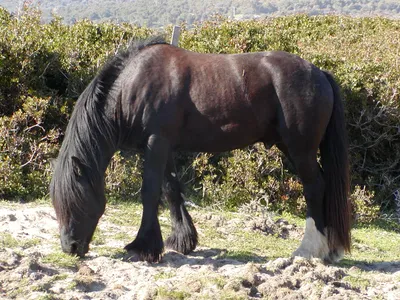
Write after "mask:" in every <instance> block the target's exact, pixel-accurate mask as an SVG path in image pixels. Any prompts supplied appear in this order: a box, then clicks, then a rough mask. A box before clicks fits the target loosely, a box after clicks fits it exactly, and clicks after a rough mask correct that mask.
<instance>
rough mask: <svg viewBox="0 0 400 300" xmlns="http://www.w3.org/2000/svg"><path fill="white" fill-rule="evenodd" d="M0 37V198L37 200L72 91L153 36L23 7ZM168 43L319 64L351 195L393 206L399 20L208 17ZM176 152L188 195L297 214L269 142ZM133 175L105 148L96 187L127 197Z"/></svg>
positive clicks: (397, 178) (399, 158)
mask: <svg viewBox="0 0 400 300" xmlns="http://www.w3.org/2000/svg"><path fill="white" fill-rule="evenodd" d="M170 31H171V28H167V30H166V34H167V35H168V36H169V34H170ZM0 33H1V34H0V47H1V52H0V72H1V76H0V125H1V127H0V197H3V198H15V197H18V198H24V199H26V198H35V197H42V196H44V195H46V193H47V186H48V183H49V180H50V175H51V169H50V164H49V161H50V159H51V158H55V157H56V156H57V151H58V148H59V146H60V143H61V142H62V139H63V133H64V131H65V127H66V124H67V123H68V119H69V116H70V113H71V111H72V108H73V106H74V103H75V101H76V99H77V97H78V96H79V94H80V93H81V92H82V91H83V89H84V88H85V86H86V85H87V84H88V83H89V82H90V80H91V79H92V78H93V76H94V75H95V74H96V72H97V70H98V69H99V68H100V67H101V66H102V65H103V64H104V62H105V61H106V60H107V58H108V57H110V56H112V55H113V54H114V53H116V52H117V51H118V50H119V49H123V48H125V47H127V45H128V44H129V42H130V41H131V40H132V39H134V38H146V37H148V36H149V35H154V34H156V32H155V31H153V30H151V29H148V28H142V27H136V26H133V25H129V24H112V23H103V24H94V23H91V22H89V21H80V22H77V23H75V24H74V25H70V26H67V25H64V24H63V23H62V20H61V19H59V18H55V19H53V20H52V22H50V23H48V24H42V23H41V22H40V12H39V11H37V10H32V9H30V8H26V9H25V10H24V11H23V12H22V13H21V14H20V15H18V16H11V15H10V14H9V13H8V12H7V11H5V10H4V9H0ZM180 46H181V47H183V48H185V49H188V50H193V51H198V52H204V53H244V52H254V51H269V50H284V51H288V52H292V53H295V54H298V55H300V56H301V57H303V58H304V59H307V60H309V61H311V62H313V63H314V64H315V65H317V66H318V67H320V68H323V69H327V70H329V71H331V72H332V73H333V74H334V75H335V78H336V79H337V81H338V82H339V84H340V85H341V87H342V90H343V96H344V99H345V108H346V115H347V128H348V132H349V142H350V155H351V163H352V181H353V184H354V186H355V185H359V186H365V190H364V188H363V189H362V190H363V191H364V192H363V193H361V194H362V197H361V196H360V195H361V194H360V190H361V188H358V189H356V190H355V194H356V193H358V194H357V195H359V196H360V197H361V198H363V199H364V200H363V201H364V202H365V203H367V204H368V203H377V204H379V205H381V206H382V207H383V208H384V209H391V208H393V205H394V202H393V197H392V194H393V192H394V191H395V190H396V189H398V187H399V186H400V155H399V153H400V129H399V124H400V96H399V95H400V93H399V86H400V68H399V63H400V61H399V53H400V21H395V20H388V19H384V18H348V17H339V16H326V17H309V16H305V15H298V16H291V17H279V18H271V19H266V20H256V21H254V20H253V21H242V22H238V21H231V20H226V19H223V18H220V17H216V18H215V19H214V20H212V21H207V22H204V23H201V24H197V25H195V26H194V27H193V28H191V29H186V28H185V26H183V31H182V34H181V39H180ZM177 158H178V161H179V166H178V169H179V176H180V178H181V180H182V181H183V182H185V183H187V184H186V186H187V187H188V189H187V191H191V194H190V196H191V198H192V199H198V200H201V201H204V202H206V203H211V202H213V203H219V205H223V206H224V207H229V208H233V207H236V206H238V205H241V204H243V203H246V202H249V201H251V200H253V201H254V200H255V201H259V202H261V203H263V204H265V205H268V206H269V207H271V208H272V209H278V210H282V209H289V210H292V211H295V212H297V213H304V207H305V203H304V198H303V196H302V187H301V185H300V183H299V181H298V180H297V177H296V176H295V175H293V174H294V170H293V169H292V166H291V165H290V164H289V163H288V162H287V161H286V159H285V158H284V157H283V156H282V154H281V153H280V152H279V151H278V150H277V149H276V148H274V147H273V148H271V149H270V150H265V149H264V148H263V146H262V145H254V146H251V147H248V148H246V149H242V150H235V151H232V152H230V153H224V154H218V155H211V154H198V155H197V154H190V155H187V154H180V155H178V157H177ZM140 181H141V161H140V159H139V157H138V156H137V155H136V156H135V155H134V156H133V157H132V159H129V155H127V154H125V153H122V154H121V153H119V154H117V155H116V156H115V158H114V160H113V161H112V162H111V164H110V167H109V169H108V170H107V178H106V183H107V193H108V195H110V196H112V197H113V198H121V197H122V198H126V199H130V198H132V197H134V196H135V195H137V194H138V190H139V188H140ZM372 198H374V200H373V202H368V201H372ZM357 205H358V204H357ZM359 207H362V206H360V205H359ZM374 213H376V212H374ZM368 218H369V217H368Z"/></svg>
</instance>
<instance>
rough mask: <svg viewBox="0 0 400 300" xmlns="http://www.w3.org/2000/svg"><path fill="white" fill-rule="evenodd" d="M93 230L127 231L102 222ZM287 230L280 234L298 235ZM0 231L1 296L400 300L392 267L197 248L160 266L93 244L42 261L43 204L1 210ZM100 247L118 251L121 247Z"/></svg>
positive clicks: (47, 239)
mask: <svg viewBox="0 0 400 300" xmlns="http://www.w3.org/2000/svg"><path fill="white" fill-rule="evenodd" d="M280 222H282V221H280ZM237 223H238V222H237ZM283 223H285V222H283ZM286 223H287V222H286ZM286 223H285V224H286ZM230 224H232V222H230ZM222 226H223V225H222ZM264 226H266V225H265V224H264ZM100 227H101V229H102V230H104V231H107V232H108V233H110V232H115V233H118V232H127V233H129V234H131V235H133V234H135V231H133V232H132V228H124V227H123V226H117V225H115V224H112V223H111V222H110V221H109V220H107V218H105V219H104V220H102V221H101V223H100ZM253 227H254V228H255V230H259V228H258V227H259V226H258V225H257V224H256V225H254V226H253ZM287 228H289V230H285V232H286V234H290V233H291V231H292V230H293V234H295V235H296V234H297V232H298V229H296V228H295V226H291V225H288V227H287ZM136 230H137V228H136ZM263 230H267V231H268V230H269V229H268V228H263ZM271 230H272V229H271ZM0 233H1V235H0V298H1V299H393V300H394V299H400V283H399V282H400V262H391V263H385V262H382V263H375V264H366V263H360V264H359V265H354V266H351V267H338V266H327V265H324V264H323V263H322V262H321V261H319V260H316V259H315V260H305V259H302V258H299V257H295V258H278V259H275V260H270V261H267V262H265V263H256V262H252V261H245V262H244V261H239V260H235V259H227V258H224V256H223V255H221V253H223V251H224V249H210V248H204V247H199V248H198V249H196V251H194V252H193V253H191V254H190V255H187V256H184V255H181V254H179V253H176V252H173V251H169V252H168V251H167V252H166V253H165V255H164V257H163V260H162V262H161V263H158V264H149V263H146V262H140V261H137V259H136V258H135V257H130V256H129V255H127V254H124V253H123V252H122V251H121V252H116V254H115V255H111V256H110V255H108V256H106V255H102V254H101V253H99V252H96V248H95V247H94V248H93V250H92V251H90V252H89V254H88V256H87V258H85V259H84V260H79V261H77V264H76V266H74V265H73V266H72V267H65V266H62V265H61V264H57V262H54V261H52V262H49V260H48V259H47V260H46V257H48V256H49V255H51V254H52V253H54V252H57V251H58V252H59V246H58V236H57V234H58V230H57V222H56V219H55V214H54V211H53V209H52V208H51V207H46V206H40V207H27V206H24V205H13V206H12V207H9V208H2V209H1V210H0ZM300 235H301V234H300ZM282 238H283V237H282ZM299 238H301V236H300V237H299ZM13 241H18V242H13ZM105 245H106V246H108V247H110V248H113V249H114V248H117V249H119V248H122V247H123V246H124V242H123V241H118V240H115V239H111V240H110V241H109V242H106V244H105ZM399 246H400V245H399ZM103 248H104V247H103Z"/></svg>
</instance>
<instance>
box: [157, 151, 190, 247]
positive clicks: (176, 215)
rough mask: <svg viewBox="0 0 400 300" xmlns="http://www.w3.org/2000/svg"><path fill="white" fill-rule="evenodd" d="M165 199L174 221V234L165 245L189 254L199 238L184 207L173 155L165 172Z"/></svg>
mask: <svg viewBox="0 0 400 300" xmlns="http://www.w3.org/2000/svg"><path fill="white" fill-rule="evenodd" d="M163 197H164V199H165V200H166V201H167V203H168V205H169V209H170V214H171V221H172V232H171V235H170V236H169V237H168V238H167V240H166V241H165V245H166V247H167V248H170V249H173V250H175V251H178V252H180V253H183V254H188V253H190V252H191V251H193V250H194V249H195V248H196V246H197V242H198V236H197V231H196V228H195V226H194V224H193V221H192V218H191V217H190V215H189V213H188V211H187V210H186V207H185V205H184V199H183V196H182V192H181V188H180V184H179V181H178V178H177V173H176V169H175V165H174V162H173V159H172V155H170V157H169V159H168V163H167V168H166V170H165V176H164V184H163Z"/></svg>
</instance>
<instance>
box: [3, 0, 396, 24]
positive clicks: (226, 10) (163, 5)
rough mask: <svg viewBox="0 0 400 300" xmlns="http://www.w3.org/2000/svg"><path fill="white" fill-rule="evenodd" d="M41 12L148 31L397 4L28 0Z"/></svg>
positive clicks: (386, 9) (369, 10)
mask: <svg viewBox="0 0 400 300" xmlns="http://www.w3.org/2000/svg"><path fill="white" fill-rule="evenodd" d="M23 2H24V1H21V0H19V1H18V2H17V1H14V0H0V6H3V7H5V8H6V9H8V10H9V11H13V12H16V11H18V7H19V6H21V5H22V3H23ZM26 2H29V3H33V4H34V5H38V6H39V7H40V9H41V10H42V11H43V17H44V20H45V21H49V20H50V19H51V15H52V14H56V15H59V16H61V17H63V19H64V21H65V22H66V23H68V24H71V23H74V22H75V21H76V20H80V19H90V20H92V21H95V22H104V21H112V22H119V23H120V22H130V23H135V24H138V25H146V26H149V27H161V26H165V25H168V24H179V23H181V22H186V23H187V24H189V25H190V24H192V23H194V22H198V21H203V20H204V19H207V18H209V17H210V16H211V15H213V14H216V13H217V14H222V15H225V16H230V17H232V16H233V15H234V16H235V18H236V19H249V18H263V17H266V16H271V15H274V16H277V15H289V14H296V13H307V14H310V15H319V14H345V15H352V16H376V15H379V16H385V17H390V18H399V17H400V3H399V1H398V0H347V1H342V0H299V1H296V2H298V3H296V4H293V1H290V0H251V1H247V0H246V1H243V0H219V1H214V0H204V1H195V0H150V1H147V0H105V1H101V3H99V2H98V1H94V0H61V1H56V0H40V1H39V0H31V1H26Z"/></svg>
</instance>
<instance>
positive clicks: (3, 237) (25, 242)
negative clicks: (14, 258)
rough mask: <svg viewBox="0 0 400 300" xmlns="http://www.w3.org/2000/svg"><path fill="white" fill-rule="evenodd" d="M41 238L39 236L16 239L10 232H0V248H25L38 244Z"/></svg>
mask: <svg viewBox="0 0 400 300" xmlns="http://www.w3.org/2000/svg"><path fill="white" fill-rule="evenodd" d="M40 242H41V240H40V239H39V238H33V239H18V238H15V237H13V236H12V235H11V234H10V233H7V232H0V248H10V249H15V248H22V249H27V248H31V247H34V246H36V245H39V244H40Z"/></svg>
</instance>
